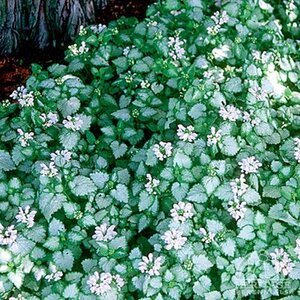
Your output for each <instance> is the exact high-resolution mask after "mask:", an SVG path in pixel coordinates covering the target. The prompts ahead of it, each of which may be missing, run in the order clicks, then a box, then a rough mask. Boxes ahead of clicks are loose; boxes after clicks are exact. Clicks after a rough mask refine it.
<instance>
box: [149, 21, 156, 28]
mask: <svg viewBox="0 0 300 300" xmlns="http://www.w3.org/2000/svg"><path fill="white" fill-rule="evenodd" d="M157 24H158V23H157V21H154V20H149V22H148V23H147V26H148V27H149V26H157Z"/></svg>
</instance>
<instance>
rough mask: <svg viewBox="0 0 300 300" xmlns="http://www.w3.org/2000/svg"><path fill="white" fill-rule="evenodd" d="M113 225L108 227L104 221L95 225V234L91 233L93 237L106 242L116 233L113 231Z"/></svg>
mask: <svg viewBox="0 0 300 300" xmlns="http://www.w3.org/2000/svg"><path fill="white" fill-rule="evenodd" d="M115 227H116V226H115V225H111V226H109V227H108V225H107V224H106V223H104V224H102V225H100V226H97V227H96V229H95V234H94V235H93V239H94V240H96V241H98V242H100V241H104V242H107V241H110V240H112V239H113V238H115V236H116V235H117V233H116V232H115V231H114V229H115Z"/></svg>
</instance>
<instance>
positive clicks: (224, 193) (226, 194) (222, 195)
mask: <svg viewBox="0 0 300 300" xmlns="http://www.w3.org/2000/svg"><path fill="white" fill-rule="evenodd" d="M214 195H215V196H216V197H217V198H219V199H220V200H225V201H230V200H233V193H232V190H231V187H230V184H229V183H224V184H222V185H220V186H219V187H218V188H217V189H216V191H215V193H214Z"/></svg>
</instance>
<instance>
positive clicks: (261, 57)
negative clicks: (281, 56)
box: [252, 50, 273, 64]
mask: <svg viewBox="0 0 300 300" xmlns="http://www.w3.org/2000/svg"><path fill="white" fill-rule="evenodd" d="M252 56H253V59H254V60H256V61H258V62H261V63H262V64H266V63H267V62H268V61H269V60H270V58H271V57H272V56H273V54H272V53H270V52H266V51H263V52H260V51H258V50H253V51H252Z"/></svg>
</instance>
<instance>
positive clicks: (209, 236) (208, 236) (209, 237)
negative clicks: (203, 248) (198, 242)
mask: <svg viewBox="0 0 300 300" xmlns="http://www.w3.org/2000/svg"><path fill="white" fill-rule="evenodd" d="M199 231H200V234H201V235H202V236H203V237H202V242H203V243H206V244H209V243H211V242H213V241H214V240H215V236H216V234H215V233H213V232H209V231H207V230H206V229H205V228H200V230H199Z"/></svg>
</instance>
